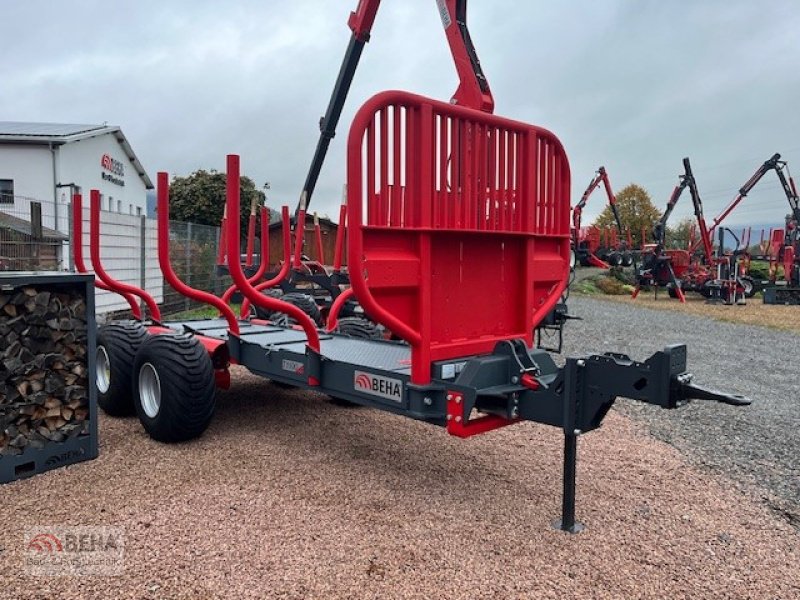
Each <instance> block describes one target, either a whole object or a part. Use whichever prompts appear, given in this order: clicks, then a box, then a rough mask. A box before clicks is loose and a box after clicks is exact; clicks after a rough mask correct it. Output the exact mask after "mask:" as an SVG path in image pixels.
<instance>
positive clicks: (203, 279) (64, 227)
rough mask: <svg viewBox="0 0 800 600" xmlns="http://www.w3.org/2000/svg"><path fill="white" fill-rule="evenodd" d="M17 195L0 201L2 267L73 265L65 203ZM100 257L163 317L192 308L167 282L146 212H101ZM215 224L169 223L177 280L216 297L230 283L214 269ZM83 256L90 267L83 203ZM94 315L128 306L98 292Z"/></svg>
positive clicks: (66, 267)
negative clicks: (10, 200) (150, 297)
mask: <svg viewBox="0 0 800 600" xmlns="http://www.w3.org/2000/svg"><path fill="white" fill-rule="evenodd" d="M57 210H58V222H56V215H55V214H54V213H55V212H56V207H54V206H53V202H52V201H49V202H38V201H36V200H35V199H32V198H24V197H15V203H14V204H13V205H12V204H11V203H7V204H0V270H13V271H37V270H46V271H66V270H71V269H73V268H74V265H73V263H72V256H71V255H72V253H71V246H70V242H71V237H72V227H71V223H69V219H68V215H70V214H71V212H70V205H69V202H61V203H60V205H59V206H58V207H57ZM100 230H101V236H100V255H101V258H102V260H103V266H104V267H105V269H106V271H108V273H109V275H111V276H112V277H113V278H115V279H117V280H119V281H122V282H125V283H129V284H132V285H136V286H138V287H143V288H144V289H146V290H147V291H148V292H149V293H150V294H151V295H153V297H154V298H155V299H156V302H158V303H159V304H161V310H162V313H163V314H165V315H169V314H174V313H177V312H182V311H185V310H191V309H193V308H195V307H196V305H195V303H193V302H192V301H190V300H189V299H188V298H185V297H184V296H181V295H180V294H178V293H177V292H175V291H174V290H173V289H172V288H171V287H170V286H169V285H168V284H167V283H166V282H165V281H164V278H163V276H162V274H161V269H160V267H159V264H158V254H157V224H156V221H155V219H148V218H146V217H144V216H137V215H130V214H123V213H117V212H113V211H107V210H101V211H100ZM218 243H219V227H211V226H208V225H198V224H196V223H182V222H172V223H170V258H171V261H172V265H173V268H174V269H175V272H176V274H177V275H178V277H179V278H180V279H182V280H183V281H184V282H186V283H187V284H188V285H190V286H192V287H195V288H197V289H201V290H205V291H208V292H211V293H214V294H217V295H221V294H222V292H223V291H224V290H225V289H226V288H227V286H228V285H230V278H229V277H227V276H224V277H223V276H220V275H218V274H217V273H216V269H215V266H216V256H217V247H218ZM82 247H83V254H84V257H85V262H86V265H87V267H88V268H90V269H91V260H90V252H89V209H88V207H86V206H84V207H83V244H82ZM96 307H97V312H98V314H104V313H113V314H124V313H125V312H127V304H126V303H125V301H124V300H122V298H121V297H120V296H118V295H117V294H113V293H110V292H103V291H101V290H97V295H96Z"/></svg>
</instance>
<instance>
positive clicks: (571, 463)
mask: <svg viewBox="0 0 800 600" xmlns="http://www.w3.org/2000/svg"><path fill="white" fill-rule="evenodd" d="M577 458H578V435H577V434H576V433H565V434H564V490H563V495H562V498H561V518H560V519H557V520H556V521H553V527H554V528H555V529H560V530H561V531H566V532H567V533H580V532H581V531H583V530H584V529H585V528H586V526H585V525H584V524H583V523H580V522H579V521H576V520H575V467H576V463H577Z"/></svg>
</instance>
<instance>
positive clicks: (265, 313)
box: [252, 288, 283, 319]
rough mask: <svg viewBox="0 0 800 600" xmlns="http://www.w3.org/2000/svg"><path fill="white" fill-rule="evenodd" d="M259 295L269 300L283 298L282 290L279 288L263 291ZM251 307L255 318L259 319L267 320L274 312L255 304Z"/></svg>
mask: <svg viewBox="0 0 800 600" xmlns="http://www.w3.org/2000/svg"><path fill="white" fill-rule="evenodd" d="M261 293H262V294H264V295H265V296H268V297H270V298H280V297H281V296H283V290H282V289H281V288H269V289H268V290H263V291H262V292H261ZM252 306H253V310H254V311H255V313H256V317H257V318H259V319H269V318H270V317H271V316H272V315H273V314H274V311H272V310H269V309H268V308H262V307H261V306H258V305H257V304H253V305H252Z"/></svg>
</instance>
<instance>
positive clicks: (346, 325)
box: [336, 317, 383, 340]
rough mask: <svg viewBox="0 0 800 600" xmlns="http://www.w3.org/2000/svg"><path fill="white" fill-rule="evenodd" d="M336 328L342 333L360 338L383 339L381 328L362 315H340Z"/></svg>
mask: <svg viewBox="0 0 800 600" xmlns="http://www.w3.org/2000/svg"><path fill="white" fill-rule="evenodd" d="M336 330H337V331H338V332H339V333H341V334H342V335H346V336H348V337H351V338H357V339H360V340H380V339H383V332H382V331H381V328H380V327H379V326H378V325H377V324H375V323H373V322H372V321H369V320H367V319H364V318H362V317H342V318H341V319H339V324H338V325H337V326H336Z"/></svg>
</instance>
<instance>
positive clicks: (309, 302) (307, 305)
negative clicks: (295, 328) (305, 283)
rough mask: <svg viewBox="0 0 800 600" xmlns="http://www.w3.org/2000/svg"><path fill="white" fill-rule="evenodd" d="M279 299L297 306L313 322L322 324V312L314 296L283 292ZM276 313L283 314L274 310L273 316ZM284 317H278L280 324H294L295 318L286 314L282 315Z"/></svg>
mask: <svg viewBox="0 0 800 600" xmlns="http://www.w3.org/2000/svg"><path fill="white" fill-rule="evenodd" d="M281 300H283V301H284V302H288V303H289V304H294V305H295V306H296V307H297V308H299V309H300V310H302V311H303V312H304V313H306V314H307V315H308V316H309V317H311V320H312V321H314V323H315V324H317V325H321V324H322V313H320V310H319V306H317V303H316V302H315V301H314V297H313V296H310V295H308V294H303V293H301V292H289V293H288V294H284V295H283V296H282V297H281ZM277 315H283V313H280V312H275V313H273V317H277ZM284 316H285V317H286V318H285V319H280V321H281V324H282V325H294V324H295V320H294V319H292V318H291V317H289V316H288V315H284Z"/></svg>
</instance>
